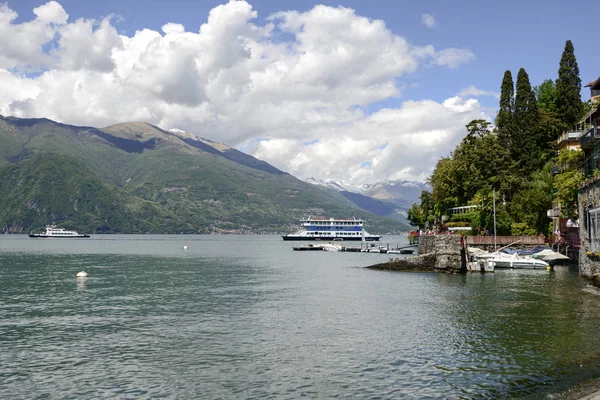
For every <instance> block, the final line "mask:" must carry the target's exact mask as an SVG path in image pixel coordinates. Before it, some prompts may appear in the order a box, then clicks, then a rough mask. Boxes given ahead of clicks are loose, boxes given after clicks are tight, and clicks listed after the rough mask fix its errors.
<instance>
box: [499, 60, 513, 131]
mask: <svg viewBox="0 0 600 400" xmlns="http://www.w3.org/2000/svg"><path fill="white" fill-rule="evenodd" d="M513 108H514V83H513V79H512V74H511V73H510V71H508V70H507V71H506V72H504V78H503V79H502V87H501V88H500V109H499V110H498V114H497V115H496V121H495V122H496V129H497V130H498V134H499V136H503V135H504V134H505V133H504V132H503V131H504V130H505V129H508V130H510V129H511V126H512V119H513Z"/></svg>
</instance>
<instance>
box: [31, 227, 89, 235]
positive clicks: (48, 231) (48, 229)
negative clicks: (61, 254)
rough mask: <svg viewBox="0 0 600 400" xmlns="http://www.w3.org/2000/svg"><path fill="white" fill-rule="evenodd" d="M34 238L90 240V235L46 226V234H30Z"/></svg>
mask: <svg viewBox="0 0 600 400" xmlns="http://www.w3.org/2000/svg"><path fill="white" fill-rule="evenodd" d="M29 237H32V238H89V237H90V235H86V234H84V233H77V231H68V230H66V229H64V228H57V227H56V226H55V225H46V233H30V234H29Z"/></svg>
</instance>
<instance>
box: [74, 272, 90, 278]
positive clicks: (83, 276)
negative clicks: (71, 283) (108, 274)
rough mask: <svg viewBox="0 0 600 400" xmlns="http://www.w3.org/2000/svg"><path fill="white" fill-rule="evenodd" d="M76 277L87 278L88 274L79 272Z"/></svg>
mask: <svg viewBox="0 0 600 400" xmlns="http://www.w3.org/2000/svg"><path fill="white" fill-rule="evenodd" d="M76 276H77V277H78V278H87V272H85V271H81V272H78V273H77V275H76Z"/></svg>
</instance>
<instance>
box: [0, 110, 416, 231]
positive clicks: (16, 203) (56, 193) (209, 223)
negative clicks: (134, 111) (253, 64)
mask: <svg viewBox="0 0 600 400" xmlns="http://www.w3.org/2000/svg"><path fill="white" fill-rule="evenodd" d="M0 204H2V205H3V206H2V207H0V232H15V233H24V232H29V231H31V230H34V229H39V228H41V227H43V226H44V225H46V224H50V223H54V224H57V225H59V226H61V227H65V228H74V229H77V230H78V231H81V232H88V233H93V232H105V233H148V232H149V233H244V232H254V233H256V232H289V231H291V230H293V229H294V228H295V226H296V225H297V224H298V222H299V220H300V219H301V218H303V217H305V216H308V215H313V216H324V217H348V216H352V215H354V216H356V217H360V218H363V219H365V220H366V223H367V226H368V227H369V231H372V232H380V233H389V232H398V231H406V230H407V229H408V226H406V225H405V224H403V223H401V222H394V221H392V220H390V219H387V218H381V217H379V216H377V215H374V214H371V213H369V212H366V211H364V209H361V208H359V207H358V206H356V205H355V203H354V202H353V201H350V200H349V199H347V198H346V197H345V196H344V195H342V194H340V192H337V191H333V190H329V189H326V188H321V187H319V186H315V185H311V184H308V183H306V182H303V181H301V180H299V179H296V178H295V177H293V176H291V175H289V174H287V173H286V172H284V171H281V170H279V169H277V168H275V167H273V166H272V165H270V164H268V163H266V162H264V161H262V160H258V159H256V158H254V157H252V156H250V155H247V154H245V153H243V152H240V151H239V150H236V149H233V148H231V147H229V146H227V145H225V144H223V143H218V142H213V141H211V140H209V139H204V138H199V137H196V136H195V135H194V134H191V133H189V132H184V131H179V130H171V131H166V130H163V129H160V128H159V127H156V126H153V125H151V124H148V123H145V122H128V123H121V124H115V125H112V126H109V127H105V128H94V127H85V126H72V125H67V124H61V123H57V122H55V121H51V120H49V119H45V118H37V119H20V118H16V117H3V116H0Z"/></svg>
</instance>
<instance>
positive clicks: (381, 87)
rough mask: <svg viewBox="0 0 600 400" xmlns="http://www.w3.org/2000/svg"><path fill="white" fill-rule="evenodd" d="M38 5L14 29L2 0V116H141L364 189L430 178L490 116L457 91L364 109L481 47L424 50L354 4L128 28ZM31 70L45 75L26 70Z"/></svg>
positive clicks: (83, 121)
mask: <svg viewBox="0 0 600 400" xmlns="http://www.w3.org/2000/svg"><path fill="white" fill-rule="evenodd" d="M36 10H37V11H36V15H37V18H36V19H34V20H33V21H30V22H24V23H20V24H15V23H14V21H15V19H16V13H14V11H12V10H10V8H8V6H6V5H0V84H2V87H3V90H2V92H1V93H0V113H1V114H5V115H6V114H10V115H17V116H21V117H47V118H51V119H54V120H57V121H61V122H65V123H71V124H79V125H87V126H90V125H91V126H99V127H101V126H107V125H110V124H114V123H117V122H123V121H132V120H143V121H147V122H150V123H153V124H156V125H158V126H161V127H163V128H165V129H169V128H180V129H185V130H187V131H189V132H193V133H196V134H197V135H199V136H205V137H208V138H210V139H212V140H217V141H222V142H225V143H228V144H230V145H232V146H241V147H243V148H247V149H248V152H250V153H251V154H253V155H256V156H257V157H259V158H262V159H264V160H266V161H268V162H271V163H273V164H274V165H275V166H277V167H279V168H282V169H284V170H286V171H289V172H291V173H293V174H296V175H298V176H299V177H301V178H305V177H309V176H315V177H323V178H336V179H344V180H347V181H352V183H355V184H360V183H364V182H372V181H374V180H378V179H385V178H405V179H423V178H425V177H426V176H427V175H428V174H429V173H430V171H431V168H432V167H433V165H435V162H436V161H437V158H439V157H440V156H441V155H446V154H447V153H448V152H449V151H450V150H452V148H453V147H454V146H455V145H456V143H458V141H459V140H460V137H461V136H462V135H463V134H464V125H466V123H468V122H469V121H470V120H471V119H474V118H482V112H481V108H480V106H479V103H478V102H477V101H476V100H474V99H469V100H464V99H462V98H460V97H457V98H451V99H448V100H446V101H445V102H443V103H442V104H440V103H438V102H434V101H429V100H423V101H405V102H404V103H403V104H402V105H401V106H399V107H398V108H387V109H384V110H380V111H378V112H376V113H374V114H371V115H369V114H367V113H365V112H364V111H363V107H365V106H368V105H370V104H372V103H374V102H379V101H384V100H387V99H390V98H393V97H397V96H399V94H400V89H399V86H398V85H397V81H398V79H401V78H403V77H405V76H406V75H408V74H411V73H413V72H415V71H417V70H418V69H419V68H420V67H424V66H427V65H433V66H447V67H450V68H456V67H458V66H459V64H461V63H462V62H467V61H469V60H471V59H473V58H474V55H473V54H472V53H471V52H470V51H469V50H468V49H455V48H445V49H441V50H436V49H435V48H434V47H433V46H432V45H426V46H415V45H413V44H411V43H410V42H409V41H407V40H406V39H405V38H403V37H400V36H398V35H395V34H394V33H393V32H391V31H390V30H389V29H387V27H386V26H385V23H384V22H383V21H380V20H370V19H368V18H365V17H362V16H360V15H357V14H356V12H355V11H354V10H352V9H349V8H344V7H337V8H333V7H327V6H322V5H319V6H315V7H314V8H312V9H311V10H308V11H306V12H297V11H285V12H279V13H275V14H273V15H272V16H270V17H269V18H268V22H267V24H266V25H257V24H256V23H255V22H254V20H255V19H256V17H257V12H256V11H255V10H253V9H252V6H251V5H250V4H249V3H247V2H245V1H230V2H229V3H226V4H223V5H220V6H218V7H215V8H214V9H213V10H211V12H210V13H209V15H208V18H207V20H206V22H205V23H203V24H201V27H200V29H199V31H198V32H190V31H186V29H185V27H184V26H183V25H181V24H177V23H174V22H169V23H166V24H165V25H163V26H162V29H161V31H160V32H158V31H154V30H150V29H143V30H139V31H137V32H135V33H134V34H133V35H131V36H128V35H124V34H118V32H117V30H116V29H115V27H114V26H113V25H112V22H113V21H112V20H111V18H110V17H108V18H105V19H103V20H101V21H96V20H93V19H79V20H77V21H74V22H68V15H67V14H66V12H64V10H63V9H62V7H61V6H60V4H58V3H56V2H49V3H46V4H45V5H43V6H41V7H39V8H37V9H36ZM61 10H62V12H61ZM11 35H12V37H17V39H18V40H16V42H13V41H12V40H8V39H7V38H10V37H11ZM19 35H20V36H19ZM2 38H4V39H2ZM15 43H19V45H18V46H17V45H16V44H15ZM24 44H26V45H24ZM49 44H52V45H51V46H49ZM48 48H51V50H47V49H48ZM33 65H36V66H38V67H39V68H41V69H42V70H41V71H40V74H39V75H37V76H35V77H32V76H27V75H24V74H23V71H27V70H28V69H29V68H31V66H33ZM258 139H261V140H258ZM313 141H314V143H312V144H308V145H305V144H304V143H311V142H313ZM415 149H418V151H415Z"/></svg>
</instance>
